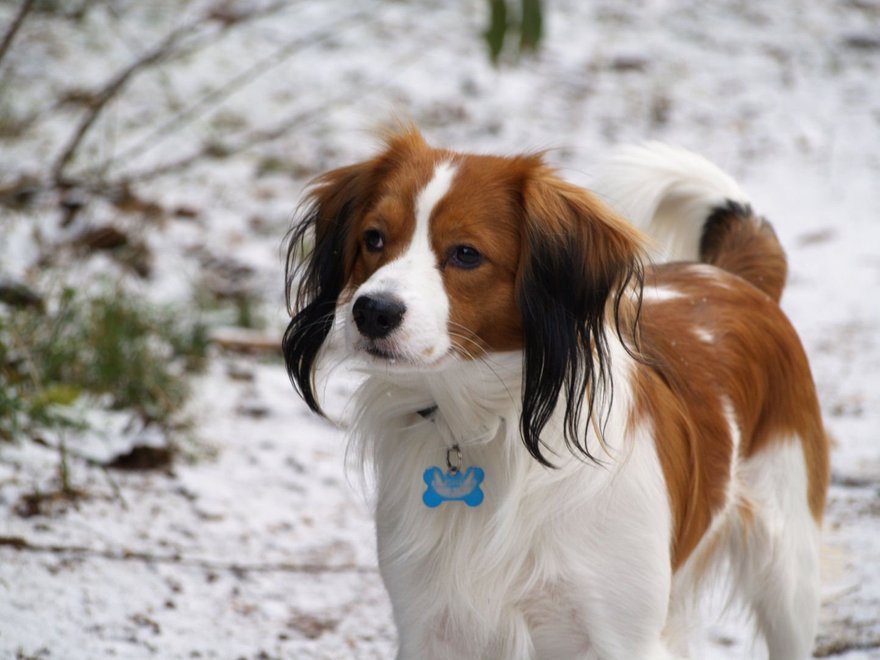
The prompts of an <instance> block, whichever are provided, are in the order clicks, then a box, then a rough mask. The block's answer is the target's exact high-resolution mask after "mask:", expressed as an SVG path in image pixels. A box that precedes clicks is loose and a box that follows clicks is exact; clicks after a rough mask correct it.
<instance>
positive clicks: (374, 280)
mask: <svg viewBox="0 0 880 660" xmlns="http://www.w3.org/2000/svg"><path fill="white" fill-rule="evenodd" d="M456 171H457V168H456V167H455V165H453V164H452V163H451V162H449V161H444V162H442V163H438V164H437V166H436V167H435V168H434V172H433V175H432V176H431V179H430V181H428V183H427V184H426V185H425V187H424V188H422V190H420V191H419V192H418V193H416V198H415V200H414V201H415V218H414V220H415V228H414V229H413V235H412V240H411V241H410V244H409V245H408V246H407V247H406V248H405V249H404V251H403V253H402V254H401V255H400V256H398V257H397V259H394V260H393V261H390V262H389V263H387V264H385V265H384V266H382V267H381V268H380V269H379V270H377V271H376V272H375V273H373V275H372V276H371V277H370V278H369V279H368V280H367V281H366V282H364V283H363V284H362V285H361V286H360V287H359V288H358V290H357V291H356V292H355V295H354V297H353V298H352V300H357V298H358V296H361V295H375V294H390V295H393V296H394V297H395V298H397V299H398V300H399V301H400V302H401V303H403V305H404V307H405V308H406V312H405V314H404V316H403V321H402V323H401V324H400V326H399V327H398V328H397V329H396V330H395V331H394V332H393V333H391V335H390V336H389V337H387V338H386V339H383V340H382V341H383V346H382V348H383V349H384V350H386V351H388V352H391V353H393V354H395V355H398V356H402V357H404V358H406V359H408V360H409V361H410V362H412V363H413V364H424V365H428V364H431V363H434V362H436V361H437V360H438V359H440V358H442V357H443V356H444V355H446V354H447V353H448V352H449V350H450V347H451V345H452V340H451V337H450V336H449V332H448V331H447V327H446V326H447V324H448V322H449V299H448V298H447V296H446V291H445V288H444V286H443V276H442V274H441V273H440V269H439V268H437V255H435V254H434V251H433V249H432V248H431V232H430V224H431V214H432V213H433V212H434V210H435V208H436V207H437V204H438V203H440V201H441V200H442V199H443V198H444V197H445V196H446V194H447V193H448V192H449V189H450V188H451V187H452V182H453V179H454V178H455V174H456ZM349 318H351V317H350V316H349ZM349 327H350V330H349V332H350V335H349V336H350V337H353V338H355V339H356V338H357V334H356V330H355V327H354V322H353V320H352V321H351V323H350V325H349Z"/></svg>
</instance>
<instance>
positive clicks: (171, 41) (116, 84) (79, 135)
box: [52, 16, 207, 185]
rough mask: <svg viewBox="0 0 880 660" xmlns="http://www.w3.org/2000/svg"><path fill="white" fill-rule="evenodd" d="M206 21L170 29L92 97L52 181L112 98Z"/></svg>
mask: <svg viewBox="0 0 880 660" xmlns="http://www.w3.org/2000/svg"><path fill="white" fill-rule="evenodd" d="M206 20H207V19H206V18H205V17H203V16H200V17H199V18H197V19H195V20H193V21H190V22H189V23H185V24H183V25H181V26H179V27H178V28H177V29H175V30H172V31H171V32H170V33H169V34H168V35H167V36H166V37H165V38H164V39H163V40H162V41H161V42H160V43H159V44H158V45H157V46H156V47H155V48H153V50H151V51H148V52H147V53H145V54H144V55H142V56H141V57H140V58H138V59H136V60H135V61H134V62H132V63H131V64H129V65H128V66H127V67H125V68H124V69H123V70H122V71H120V72H119V73H117V74H116V75H115V76H114V77H113V78H112V79H111V80H110V81H109V82H108V83H107V84H106V85H104V87H103V88H102V89H101V90H100V91H99V92H98V93H97V94H96V95H95V101H94V103H93V104H92V106H91V108H90V110H89V112H88V113H87V114H86V116H85V117H84V118H83V120H82V121H81V122H80V123H79V126H77V128H76V130H75V131H74V133H73V135H72V136H71V138H70V140H68V142H67V146H65V147H64V149H63V150H62V151H61V154H60V155H59V156H58V158H57V159H56V161H55V164H54V165H53V167H52V179H53V181H54V182H55V183H56V185H57V184H59V183H61V180H62V178H63V175H64V169H65V168H66V167H67V165H68V164H69V163H70V161H71V159H72V158H73V156H74V155H75V154H76V151H77V149H79V146H80V144H81V143H82V141H83V139H84V138H85V136H86V135H87V134H88V132H89V130H90V129H91V127H92V126H93V125H94V124H95V122H96V121H97V120H98V117H99V116H100V115H101V112H102V111H103V110H104V108H105V107H107V104H108V103H109V102H110V101H111V100H112V99H113V97H115V96H116V95H117V94H119V92H121V91H122V90H123V89H124V88H125V85H126V84H127V83H128V81H129V80H131V78H132V77H133V76H134V75H135V74H136V73H138V72H139V71H142V70H143V69H145V68H147V67H149V66H152V65H154V64H157V63H158V62H161V61H162V60H163V59H167V58H168V57H170V56H171V55H172V54H174V49H175V48H176V47H177V46H178V44H179V42H180V41H182V40H183V39H186V38H188V37H190V36H191V34H192V32H193V31H194V30H196V28H197V27H198V26H199V25H200V24H202V23H204V22H205V21H206Z"/></svg>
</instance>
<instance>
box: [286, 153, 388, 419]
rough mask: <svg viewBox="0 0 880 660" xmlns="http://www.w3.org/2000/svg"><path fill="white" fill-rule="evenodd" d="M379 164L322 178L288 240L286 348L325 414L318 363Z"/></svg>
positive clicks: (312, 404)
mask: <svg viewBox="0 0 880 660" xmlns="http://www.w3.org/2000/svg"><path fill="white" fill-rule="evenodd" d="M374 164H375V163H374V162H372V161H370V162H366V163H360V164H358V165H351V166H349V167H343V168H340V169H337V170H333V171H332V172H328V173H326V174H324V175H322V176H320V177H318V179H316V180H315V182H314V183H313V185H312V189H311V191H310V192H309V194H308V197H307V198H306V200H305V202H304V203H303V205H302V206H301V207H300V211H299V212H298V215H299V216H300V219H299V220H298V221H297V222H296V224H295V225H294V227H293V229H291V231H290V234H289V236H288V241H287V261H286V266H285V274H284V275H285V295H286V298H287V301H288V306H289V312H290V314H291V317H292V318H291V320H290V324H289V325H288V326H287V330H286V331H285V333H284V338H283V339H282V342H281V347H282V351H283V353H284V361H285V363H286V365H287V373H288V374H289V375H290V380H291V382H292V383H293V385H294V387H295V388H296V390H297V392H299V394H300V396H302V398H303V400H304V401H305V402H306V404H308V406H309V408H311V409H312V410H313V411H315V412H317V413H318V414H322V415H323V411H322V410H321V406H320V404H319V403H318V400H317V398H316V396H315V383H314V371H315V366H316V364H315V363H316V360H317V357H318V353H319V352H320V350H321V346H322V345H323V344H324V341H325V340H326V339H327V335H329V334H330V330H331V329H332V328H333V322H334V318H335V313H336V305H337V302H338V300H339V295H340V294H341V293H342V291H343V289H344V287H345V284H346V282H347V281H348V277H349V274H350V271H351V266H352V259H353V258H354V255H353V251H352V249H351V241H349V229H350V226H351V222H352V218H353V217H354V216H355V214H356V213H360V212H362V211H363V209H364V208H365V207H366V205H367V204H368V203H369V191H370V190H371V189H372V187H371V185H370V182H371V179H372V175H373V172H374ZM312 239H313V240H314V244H313V245H312V246H311V249H310V248H309V243H310V242H311V240H312Z"/></svg>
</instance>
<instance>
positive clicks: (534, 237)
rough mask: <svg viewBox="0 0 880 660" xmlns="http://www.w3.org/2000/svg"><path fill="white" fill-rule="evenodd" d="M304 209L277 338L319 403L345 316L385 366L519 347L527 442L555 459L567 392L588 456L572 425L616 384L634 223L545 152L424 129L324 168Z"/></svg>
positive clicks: (361, 345) (306, 392)
mask: <svg viewBox="0 0 880 660" xmlns="http://www.w3.org/2000/svg"><path fill="white" fill-rule="evenodd" d="M303 209H304V210H303V212H302V217H301V220H300V221H299V222H298V224H297V225H296V226H295V227H294V230H293V232H292V236H291V241H290V247H289V252H288V260H287V293H288V299H289V300H291V304H292V316H293V318H292V320H291V322H290V325H289V326H288V328H287V331H286V333H285V335H284V342H283V348H284V356H285V360H286V362H287V368H288V371H289V372H290V375H291V378H292V380H293V382H294V385H295V386H296V388H297V390H298V391H299V392H300V394H301V395H302V396H303V398H304V400H305V401H306V403H307V404H308V405H309V407H311V408H312V409H313V410H315V411H317V412H321V410H320V405H319V403H318V401H317V399H316V396H315V387H314V370H315V364H316V358H317V355H318V352H319V350H320V348H321V346H322V344H323V343H324V341H325V340H326V338H327V336H328V334H329V333H330V330H331V328H332V326H333V323H334V319H335V317H336V315H337V314H339V315H341V316H342V323H343V325H344V326H345V331H346V340H347V342H348V346H349V348H350V350H351V351H353V352H354V353H357V354H360V355H361V356H362V357H364V358H365V359H366V360H367V361H368V362H370V363H373V364H375V365H381V367H382V369H383V371H385V372H386V373H387V372H388V371H391V372H392V373H393V372H394V370H401V371H412V370H418V371H431V370H441V369H443V368H444V367H446V366H449V365H450V364H451V363H452V362H453V361H462V360H464V361H469V360H474V359H478V358H480V357H482V356H485V355H486V354H487V353H492V352H500V351H511V350H521V351H522V352H523V388H522V392H523V394H522V397H523V400H522V413H521V431H522V438H523V441H524V443H525V445H526V447H527V448H528V450H529V452H530V453H531V454H532V455H533V456H534V457H535V458H536V459H538V460H540V461H541V462H544V463H547V461H546V459H545V457H544V456H543V455H542V453H541V440H540V434H541V430H542V429H543V428H544V426H545V425H546V423H547V422H548V420H549V419H550V416H551V414H552V413H553V411H554V409H555V408H556V405H557V401H558V399H559V397H560V394H561V395H563V396H564V401H565V439H566V442H567V443H568V444H569V445H570V446H572V447H576V448H578V449H580V451H582V452H583V453H585V454H587V455H588V456H589V453H588V451H587V448H586V443H585V441H584V438H582V437H579V436H580V435H581V434H580V433H579V432H578V429H579V428H583V426H582V425H581V424H580V420H581V417H582V415H581V413H582V410H583V406H584V403H585V402H586V405H587V411H588V412H587V416H588V417H589V415H591V414H592V412H593V404H594V402H595V399H596V394H597V392H598V391H606V392H607V391H609V390H608V385H609V383H607V382H606V381H607V379H608V377H609V365H608V360H609V357H608V343H607V342H608V337H607V335H606V332H605V330H606V328H605V326H606V323H609V322H610V323H611V324H612V326H613V327H612V328H611V330H612V331H613V332H616V333H617V334H618V335H621V332H622V331H623V334H625V335H627V336H629V337H631V335H630V334H629V333H630V331H631V330H632V329H633V328H632V326H629V325H628V324H624V325H627V326H628V327H626V328H623V327H622V323H623V321H622V320H623V319H630V320H631V321H632V323H633V324H634V322H635V320H634V319H635V316H634V315H632V316H631V315H629V314H628V313H627V311H628V307H630V302H631V301H633V300H637V299H638V294H639V292H640V285H641V262H640V255H641V239H640V236H639V234H638V232H637V231H636V230H635V229H633V228H632V227H631V226H630V225H629V224H627V223H626V222H625V221H623V220H621V219H619V218H618V217H616V216H615V215H614V214H613V213H612V212H611V211H610V210H609V209H608V208H606V207H605V206H604V205H603V204H601V203H600V202H599V201H598V200H597V199H595V198H594V197H593V196H591V195H590V194H589V193H588V192H586V191H584V190H582V189H580V188H577V187H575V186H572V185H569V184H567V183H565V182H563V181H562V180H561V179H559V178H558V177H557V176H556V175H555V174H554V173H553V171H552V170H551V169H550V168H548V167H547V166H546V165H545V164H544V163H543V161H542V159H541V157H540V156H536V155H530V156H519V157H513V158H501V157H494V156H477V155H465V154H458V153H454V152H450V151H445V150H441V149H434V148H432V147H430V146H428V145H427V144H426V143H425V141H424V140H423V139H422V137H421V135H420V134H419V133H418V132H416V131H414V130H409V131H405V132H402V133H399V134H396V135H394V136H392V137H391V138H389V140H388V142H387V145H386V148H385V150H384V151H383V152H382V153H381V154H380V155H378V156H377V157H375V158H373V159H372V160H369V161H366V162H363V163H359V164H356V165H351V166H349V167H344V168H341V169H338V170H334V171H332V172H328V173H327V174H324V175H323V176H321V177H319V178H318V179H317V180H316V181H315V183H314V184H313V187H312V189H311V191H310V193H309V197H308V199H307V201H306V204H305V206H304V207H303ZM311 241H314V243H313V245H312V244H311ZM305 253H309V254H308V256H307V257H306V258H305V259H303V260H301V259H299V258H298V255H300V254H305ZM294 289H295V290H294ZM633 291H635V294H636V295H635V296H632V295H630V294H631V293H632V292H633ZM629 311H631V310H629Z"/></svg>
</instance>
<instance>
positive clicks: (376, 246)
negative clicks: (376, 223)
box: [364, 229, 385, 252]
mask: <svg viewBox="0 0 880 660" xmlns="http://www.w3.org/2000/svg"><path fill="white" fill-rule="evenodd" d="M364 245H365V246H366V247H367V250H369V251H370V252H381V251H382V250H383V249H384V248H385V236H383V235H382V232H381V231H379V230H378V229H368V230H367V231H365V232H364Z"/></svg>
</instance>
